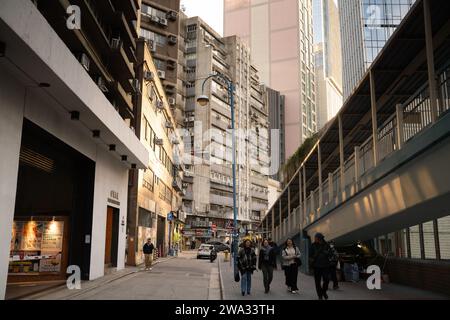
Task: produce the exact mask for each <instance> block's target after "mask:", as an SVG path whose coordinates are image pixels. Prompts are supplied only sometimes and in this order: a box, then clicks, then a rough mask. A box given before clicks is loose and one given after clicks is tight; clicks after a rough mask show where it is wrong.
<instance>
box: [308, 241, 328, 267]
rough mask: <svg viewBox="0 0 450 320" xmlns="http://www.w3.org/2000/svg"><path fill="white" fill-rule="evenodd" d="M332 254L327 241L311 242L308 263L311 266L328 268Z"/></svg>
mask: <svg viewBox="0 0 450 320" xmlns="http://www.w3.org/2000/svg"><path fill="white" fill-rule="evenodd" d="M331 256H332V252H331V247H330V246H329V244H328V243H326V242H323V243H313V244H312V245H311V247H310V249H309V263H310V267H311V268H313V269H314V268H329V267H330V266H331V263H330V258H331Z"/></svg>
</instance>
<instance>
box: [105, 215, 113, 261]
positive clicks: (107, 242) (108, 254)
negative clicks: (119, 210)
mask: <svg viewBox="0 0 450 320" xmlns="http://www.w3.org/2000/svg"><path fill="white" fill-rule="evenodd" d="M113 221H114V211H113V208H111V207H108V210H107V214H106V239H105V264H106V265H110V264H111V247H112V231H113Z"/></svg>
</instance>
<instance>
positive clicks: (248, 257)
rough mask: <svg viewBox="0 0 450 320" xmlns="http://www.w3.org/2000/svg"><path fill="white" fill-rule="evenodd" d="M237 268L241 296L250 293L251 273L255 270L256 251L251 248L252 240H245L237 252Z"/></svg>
mask: <svg viewBox="0 0 450 320" xmlns="http://www.w3.org/2000/svg"><path fill="white" fill-rule="evenodd" d="M237 258H238V259H237V260H238V269H239V271H240V273H241V292H242V296H245V294H246V293H247V294H248V295H249V294H251V289H252V275H253V272H254V271H255V270H256V253H255V250H254V249H253V248H252V242H251V241H250V240H245V241H244V243H243V247H242V248H240V249H239V252H238V257H237Z"/></svg>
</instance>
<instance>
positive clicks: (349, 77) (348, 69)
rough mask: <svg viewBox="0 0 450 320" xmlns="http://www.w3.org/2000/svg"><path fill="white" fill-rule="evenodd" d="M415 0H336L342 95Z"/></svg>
mask: <svg viewBox="0 0 450 320" xmlns="http://www.w3.org/2000/svg"><path fill="white" fill-rule="evenodd" d="M414 2H415V0H377V1H375V0H346V1H339V15H340V24H341V39H342V59H343V60H342V64H343V65H344V66H345V68H344V69H343V97H344V100H345V99H347V98H348V97H349V96H350V95H351V93H352V92H353V90H354V89H355V88H356V86H357V85H358V84H359V82H360V81H361V80H362V78H363V75H364V74H365V72H366V70H367V68H368V67H369V66H370V65H371V64H372V62H373V61H374V59H375V58H376V56H377V55H378V53H379V52H380V51H381V49H382V48H383V47H384V45H385V43H386V41H387V40H388V39H389V38H390V36H391V35H392V33H393V32H394V31H395V29H396V28H397V26H398V25H399V24H400V22H401V21H402V20H403V18H404V17H405V15H406V14H407V13H408V11H409V9H410V7H411V6H412V5H413V4H414Z"/></svg>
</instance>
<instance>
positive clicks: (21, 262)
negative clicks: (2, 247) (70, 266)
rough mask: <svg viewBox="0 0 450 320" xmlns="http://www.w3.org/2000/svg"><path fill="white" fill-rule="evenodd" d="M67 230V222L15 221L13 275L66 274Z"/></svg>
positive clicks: (13, 230) (10, 263)
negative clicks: (64, 256) (65, 229)
mask: <svg viewBox="0 0 450 320" xmlns="http://www.w3.org/2000/svg"><path fill="white" fill-rule="evenodd" d="M64 228H65V221H64V220H63V219H56V218H54V219H51V220H46V219H33V218H30V219H29V220H27V221H23V220H15V221H14V223H13V228H12V232H11V247H10V259H9V270H8V273H9V275H12V276H27V275H42V274H61V273H62V272H64V264H65V263H64V259H63V253H64V246H65V238H64Z"/></svg>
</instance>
